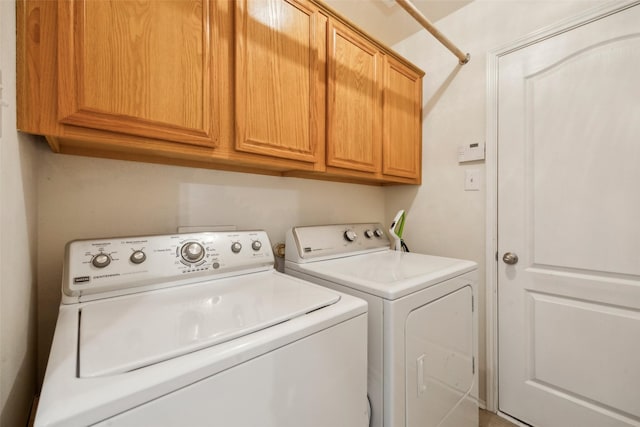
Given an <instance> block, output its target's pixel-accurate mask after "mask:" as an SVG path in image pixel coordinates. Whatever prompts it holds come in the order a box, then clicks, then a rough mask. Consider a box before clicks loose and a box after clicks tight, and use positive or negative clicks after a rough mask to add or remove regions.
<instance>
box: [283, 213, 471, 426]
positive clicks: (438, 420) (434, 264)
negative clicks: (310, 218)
mask: <svg viewBox="0 0 640 427" xmlns="http://www.w3.org/2000/svg"><path fill="white" fill-rule="evenodd" d="M285 272H286V273H287V274H291V275H293V276H297V277H299V278H303V279H306V280H309V281H312V282H315V283H318V284H321V285H323V286H326V287H328V288H331V289H334V290H337V291H341V292H344V293H348V294H350V295H354V296H357V297H360V298H362V299H364V300H366V301H367V302H368V303H369V320H368V322H369V331H368V342H369V344H368V345H369V353H368V360H369V362H368V363H369V374H368V392H369V398H370V400H371V404H372V407H373V414H372V420H371V421H372V422H371V425H372V426H373V427H382V426H384V427H400V426H406V427H436V426H438V427H444V426H447V427H477V425H478V404H477V396H478V373H477V368H476V360H477V352H478V350H477V349H478V345H477V317H478V316H477V310H475V309H474V300H475V295H476V293H477V291H476V274H477V273H476V264H475V263H474V262H471V261H465V260H459V259H452V258H443V257H436V256H429V255H421V254H414V253H405V252H397V251H393V250H391V249H390V241H389V239H388V237H387V236H386V234H385V233H384V232H383V231H382V226H381V225H380V224H343V225H324V226H310V227H294V228H293V229H291V230H289V231H288V233H287V238H286V260H285Z"/></svg>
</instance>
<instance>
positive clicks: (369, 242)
mask: <svg viewBox="0 0 640 427" xmlns="http://www.w3.org/2000/svg"><path fill="white" fill-rule="evenodd" d="M390 245H391V243H390V241H389V238H388V237H387V235H386V234H385V232H384V231H383V228H382V225H380V224H378V223H364V224H332V225H314V226H307V227H293V228H292V229H291V230H289V231H288V232H287V241H286V246H285V258H286V259H287V260H288V261H294V262H304V261H310V260H318V259H326V258H331V257H334V256H337V255H344V254H349V253H359V252H370V251H377V250H384V249H388V248H389V247H390Z"/></svg>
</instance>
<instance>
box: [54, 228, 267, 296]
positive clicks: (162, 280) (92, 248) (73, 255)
mask: <svg viewBox="0 0 640 427" xmlns="http://www.w3.org/2000/svg"><path fill="white" fill-rule="evenodd" d="M273 264H274V257H273V252H272V251H271V244H270V242H269V237H268V236H267V233H266V232H264V231H224V232H203V233H187V234H171V235H161V236H141V237H122V238H109V239H99V240H76V241H73V242H70V243H68V244H67V246H66V249H65V262H64V269H63V283H62V291H63V294H62V295H63V302H79V301H86V300H91V299H100V298H105V297H111V296H117V295H122V294H127V293H132V292H139V291H141V290H146V289H153V288H155V287H166V286H167V283H172V282H176V283H175V284H186V283H193V282H196V281H203V280H207V278H208V276H212V277H211V278H215V277H216V276H219V275H226V276H230V275H235V274H242V272H243V271H246V270H251V271H255V270H260V269H269V268H272V267H273Z"/></svg>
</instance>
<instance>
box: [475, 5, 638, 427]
mask: <svg viewBox="0 0 640 427" xmlns="http://www.w3.org/2000/svg"><path fill="white" fill-rule="evenodd" d="M637 4H640V0H622V1H613V2H607V3H605V4H603V5H600V6H596V7H594V8H591V9H588V10H586V11H585V12H582V13H580V14H578V15H576V16H574V17H570V18H567V19H564V20H562V21H560V22H558V23H556V24H553V25H550V26H548V27H544V28H542V29H540V30H538V31H535V32H533V33H531V34H529V35H526V36H524V37H522V38H519V39H516V40H515V41H512V42H510V43H508V44H506V45H503V46H501V47H499V48H497V49H494V50H490V51H488V52H487V56H486V61H487V69H486V72H487V94H486V100H487V104H486V108H487V110H486V111H487V116H486V123H487V127H486V135H485V138H486V139H485V140H486V144H485V147H486V153H485V157H486V160H485V167H486V180H487V183H486V188H487V194H486V225H485V227H486V236H487V237H486V242H485V243H486V244H485V251H486V258H485V266H486V277H485V283H486V301H487V302H486V339H487V342H486V348H487V354H486V372H487V375H486V378H487V380H486V381H487V387H486V397H487V400H486V408H487V410H489V411H492V412H496V413H497V412H499V407H498V391H499V390H498V372H499V366H498V83H499V78H498V71H499V67H498V66H499V60H500V58H501V57H502V56H505V55H508V54H509V53H512V52H514V51H517V50H520V49H523V48H525V47H527V46H530V45H532V44H535V43H538V42H541V41H543V40H546V39H549V38H552V37H555V36H557V35H559V34H562V33H565V32H567V31H570V30H572V29H574V28H577V27H580V26H583V25H586V24H589V23H591V22H593V21H597V20H599V19H601V18H604V17H606V16H609V15H612V14H614V13H617V12H620V11H622V10H625V9H628V8H630V7H632V6H635V5H637ZM503 415H506V414H503ZM506 417H507V418H510V419H511V417H509V416H506Z"/></svg>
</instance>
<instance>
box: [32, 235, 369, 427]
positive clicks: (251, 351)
mask: <svg viewBox="0 0 640 427" xmlns="http://www.w3.org/2000/svg"><path fill="white" fill-rule="evenodd" d="M273 261H274V258H273V253H272V250H271V245H270V244H269V239H268V237H267V235H266V233H265V232H262V231H252V232H248V231H247V232H238V231H234V232H215V233H190V234H175V235H165V236H143V237H127V238H113V239H101V240H85V241H75V242H71V243H70V244H68V245H67V248H66V256H65V266H64V277H63V298H62V304H61V306H60V312H59V316H58V322H57V325H56V331H55V336H54V340H53V345H52V348H51V353H50V356H49V363H48V366H47V371H46V375H45V379H44V385H43V389H42V394H41V396H40V402H39V407H38V411H37V415H36V420H35V425H36V426H38V427H40V426H65V427H70V426H86V425H98V426H194V427H198V426H229V427H255V426H263V427H266V426H269V427H283V426H290V427H300V426H302V425H304V426H316V427H326V426H329V425H331V426H343V427H353V426H361V427H365V426H366V425H367V422H368V421H367V409H368V408H367V401H366V322H367V320H366V319H367V314H366V309H367V307H366V303H365V302H364V301H362V300H359V299H357V298H354V297H351V296H349V295H342V294H340V293H339V292H336V291H333V290H329V289H326V288H323V287H320V286H317V285H314V284H311V283H308V282H305V281H303V280H299V279H296V278H293V277H291V276H287V275H284V274H281V273H278V272H276V271H275V270H274V269H273Z"/></svg>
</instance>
